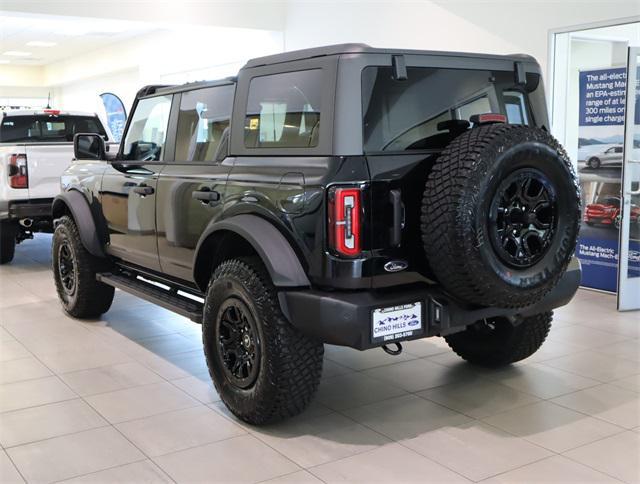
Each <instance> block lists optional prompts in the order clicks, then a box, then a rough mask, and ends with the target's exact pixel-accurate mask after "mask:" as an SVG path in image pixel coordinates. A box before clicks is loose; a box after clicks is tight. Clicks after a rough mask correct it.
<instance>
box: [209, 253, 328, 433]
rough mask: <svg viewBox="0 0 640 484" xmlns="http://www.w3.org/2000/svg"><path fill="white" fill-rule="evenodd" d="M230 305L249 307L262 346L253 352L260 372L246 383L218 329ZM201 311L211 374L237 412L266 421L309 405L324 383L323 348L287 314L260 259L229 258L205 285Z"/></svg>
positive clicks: (257, 422)
mask: <svg viewBox="0 0 640 484" xmlns="http://www.w3.org/2000/svg"><path fill="white" fill-rule="evenodd" d="M230 304H231V305H234V304H235V305H239V306H241V308H243V310H244V311H246V312H248V313H247V314H246V315H245V318H249V319H250V320H251V321H252V323H251V325H252V327H253V326H254V327H255V328H254V329H255V334H253V336H252V338H253V343H252V344H253V345H254V346H256V341H257V342H258V345H257V346H258V349H257V350H256V349H255V348H254V349H253V353H252V354H253V355H254V356H255V355H256V354H257V355H258V356H256V360H257V362H258V363H257V366H256V367H257V374H256V375H255V376H254V380H253V381H252V380H248V381H249V383H248V384H246V385H244V386H239V384H238V383H237V382H234V381H233V375H232V376H231V377H230V376H229V372H230V371H231V369H229V366H232V367H233V365H232V364H229V359H228V358H227V359H226V360H225V358H226V356H224V355H225V352H224V351H223V349H222V348H223V344H222V339H224V338H223V336H221V335H222V333H221V332H220V331H221V330H219V329H217V327H221V325H222V323H221V322H220V321H222V319H223V316H224V314H225V313H224V311H225V310H226V309H225V308H228V307H229V305H230ZM203 316H204V317H203V324H202V339H203V346H204V353H205V356H206V360H207V366H208V368H209V374H210V375H211V378H212V380H213V383H214V385H215V388H216V390H217V391H218V394H219V395H220V398H221V399H222V401H223V402H224V403H225V405H226V406H227V408H228V409H229V410H230V411H231V412H232V413H233V414H234V415H235V416H236V417H238V418H239V419H241V420H243V421H245V422H248V423H250V424H253V425H263V424H268V423H271V422H276V421H278V420H282V419H285V418H288V417H291V416H293V415H296V414H298V413H300V412H302V411H303V410H304V409H305V408H306V407H307V405H308V404H309V402H310V401H311V399H312V397H313V395H314V394H315V392H316V390H317V389H318V385H319V383H320V377H321V374H322V358H323V354H324V347H323V345H322V343H320V342H318V341H316V340H313V339H311V338H308V337H307V336H305V335H303V334H302V333H300V332H299V331H298V330H297V329H296V328H295V327H293V326H292V325H291V324H290V323H289V322H288V321H287V320H286V318H285V317H284V316H283V314H282V312H281V310H280V306H279V304H278V295H277V292H276V289H275V287H274V285H273V283H272V282H271V278H270V277H269V274H268V273H267V271H266V270H265V268H264V266H263V264H262V262H261V261H260V259H259V258H257V257H243V258H238V259H230V260H227V261H224V262H222V263H221V264H220V265H219V266H218V267H217V268H216V270H215V272H214V274H213V277H212V278H211V281H210V283H209V287H208V288H207V293H206V299H205V307H204V315H203ZM219 325H220V326H219ZM225 341H228V339H225ZM225 365H228V366H225ZM225 368H226V369H225Z"/></svg>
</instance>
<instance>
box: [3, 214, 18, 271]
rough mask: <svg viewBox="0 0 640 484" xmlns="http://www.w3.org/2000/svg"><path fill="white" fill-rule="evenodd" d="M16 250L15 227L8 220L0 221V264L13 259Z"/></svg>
mask: <svg viewBox="0 0 640 484" xmlns="http://www.w3.org/2000/svg"><path fill="white" fill-rule="evenodd" d="M15 251H16V227H15V224H14V223H12V222H10V221H9V220H2V221H0V264H8V263H9V262H11V261H12V260H13V256H14V254H15Z"/></svg>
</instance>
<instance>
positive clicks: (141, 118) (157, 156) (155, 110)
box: [122, 96, 173, 161]
mask: <svg viewBox="0 0 640 484" xmlns="http://www.w3.org/2000/svg"><path fill="white" fill-rule="evenodd" d="M172 97H173V96H155V97H150V98H147V99H142V100H141V101H140V102H138V105H137V106H136V109H135V111H134V112H133V117H132V119H131V124H130V125H129V130H128V131H127V135H126V138H125V140H124V145H123V150H122V154H123V157H124V159H125V160H140V161H158V160H162V157H163V155H164V143H165V140H166V138H167V122H168V121H169V111H170V110H171V99H172Z"/></svg>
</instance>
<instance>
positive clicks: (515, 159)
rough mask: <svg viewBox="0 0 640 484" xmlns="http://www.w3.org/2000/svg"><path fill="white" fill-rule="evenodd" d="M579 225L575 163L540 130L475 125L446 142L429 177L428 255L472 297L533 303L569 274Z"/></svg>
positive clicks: (487, 302) (424, 221)
mask: <svg viewBox="0 0 640 484" xmlns="http://www.w3.org/2000/svg"><path fill="white" fill-rule="evenodd" d="M510 184H511V185H510ZM536 197H538V198H536ZM536 200H540V204H539V205H536V204H537V203H538V202H537V201H536ZM529 201H530V203H529ZM537 207H540V208H537ZM533 224H536V225H535V226H534V225H533ZM543 226H547V228H546V229H544V230H542V229H541V230H540V232H538V230H537V227H543ZM579 226H580V192H579V187H578V183H577V180H576V176H575V173H574V171H573V167H572V165H571V162H570V161H569V158H568V157H567V154H566V152H565V151H564V149H563V148H562V147H561V146H560V144H559V143H558V142H557V141H556V140H555V139H554V138H553V137H552V136H551V135H550V134H549V133H547V132H546V131H544V130H542V129H538V128H531V127H528V126H516V125H505V124H491V125H484V126H480V127H476V128H473V129H471V130H469V131H467V132H466V133H464V134H462V135H461V136H459V137H458V138H456V139H455V140H454V141H453V142H451V144H450V145H449V146H447V148H446V149H445V150H444V151H443V152H442V154H441V155H440V157H439V158H438V159H437V160H436V162H435V163H434V166H433V168H432V170H431V172H430V173H429V176H428V178H427V182H426V186H425V191H424V195H423V200H422V207H421V231H422V241H423V245H424V250H425V253H426V256H427V260H428V262H429V265H430V267H431V269H432V270H433V272H434V275H435V277H436V279H437V280H438V281H439V282H440V284H441V285H442V286H443V288H444V289H445V290H446V291H447V292H448V293H449V294H451V295H453V296H454V297H456V298H458V299H460V300H462V301H465V302H469V303H474V304H477V305H481V306H496V307H505V308H515V307H524V306H529V305H532V304H534V303H536V302H537V301H539V300H540V299H542V297H544V295H545V294H547V293H548V292H549V291H550V290H551V289H552V288H553V287H554V286H555V285H556V284H557V282H558V280H559V279H560V278H561V277H562V275H563V274H564V272H565V270H566V268H567V266H568V264H569V261H570V260H571V257H572V255H573V252H574V250H575V246H576V240H577V237H578V231H579ZM501 227H502V229H501ZM516 227H517V231H516ZM533 228H536V230H533ZM512 229H513V231H512ZM516 233H517V234H519V236H516V235H513V234H516ZM540 234H542V235H540ZM518 237H519V238H518ZM525 237H527V238H526V241H527V244H528V245H527V246H526V250H525V245H524V242H523V241H524V240H525ZM534 249H537V252H536V251H535V250H534Z"/></svg>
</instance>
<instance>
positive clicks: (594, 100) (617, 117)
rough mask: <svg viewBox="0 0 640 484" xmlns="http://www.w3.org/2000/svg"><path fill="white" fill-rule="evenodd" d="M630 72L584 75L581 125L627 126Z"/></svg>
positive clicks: (616, 70)
mask: <svg viewBox="0 0 640 484" xmlns="http://www.w3.org/2000/svg"><path fill="white" fill-rule="evenodd" d="M626 84H627V69H626V68H625V67H617V68H612V69H597V70H591V71H582V72H580V111H579V112H580V126H615V125H622V124H624V100H625V89H626Z"/></svg>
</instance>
